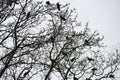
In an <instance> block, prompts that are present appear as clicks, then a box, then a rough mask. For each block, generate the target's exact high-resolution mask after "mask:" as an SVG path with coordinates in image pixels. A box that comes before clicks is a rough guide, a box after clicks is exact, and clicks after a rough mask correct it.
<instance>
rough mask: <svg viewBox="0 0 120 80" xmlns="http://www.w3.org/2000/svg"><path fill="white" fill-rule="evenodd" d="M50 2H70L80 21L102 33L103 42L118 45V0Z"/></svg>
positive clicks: (52, 0)
mask: <svg viewBox="0 0 120 80" xmlns="http://www.w3.org/2000/svg"><path fill="white" fill-rule="evenodd" d="M44 1H46V0H44ZM49 1H50V2H51V3H55V2H60V3H63V4H65V3H66V2H67V3H71V7H72V8H75V9H76V10H77V12H78V14H79V19H80V21H81V22H82V23H85V22H87V21H89V24H90V26H89V27H90V28H91V29H94V30H97V31H98V32H100V34H101V35H104V36H105V38H104V41H105V44H107V45H109V46H120V45H118V44H119V43H120V36H119V34H120V31H119V30H120V0H49Z"/></svg>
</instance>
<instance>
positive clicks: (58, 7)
mask: <svg viewBox="0 0 120 80" xmlns="http://www.w3.org/2000/svg"><path fill="white" fill-rule="evenodd" d="M56 5H57V9H58V10H59V11H60V4H59V3H57V4H56Z"/></svg>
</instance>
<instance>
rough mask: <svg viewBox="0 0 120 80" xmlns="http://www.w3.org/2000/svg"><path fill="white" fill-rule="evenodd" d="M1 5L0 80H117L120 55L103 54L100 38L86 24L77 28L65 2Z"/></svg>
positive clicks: (27, 0)
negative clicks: (107, 79)
mask: <svg viewBox="0 0 120 80" xmlns="http://www.w3.org/2000/svg"><path fill="white" fill-rule="evenodd" d="M12 1H14V0H12ZM3 3H4V2H2V7H0V78H1V79H2V80H34V79H35V77H37V79H38V80H51V79H53V78H55V77H57V78H58V80H60V79H62V80H72V79H73V80H102V79H106V78H116V76H115V73H116V71H118V70H119V63H120V62H119V61H120V60H119V51H118V50H117V51H116V52H115V54H116V55H115V54H113V55H112V56H109V55H104V54H103V53H102V51H101V48H103V47H104V45H103V43H102V40H103V36H100V35H99V33H98V32H97V31H91V30H90V28H88V22H87V23H86V25H80V22H78V21H77V14H76V11H75V10H74V9H73V10H71V9H69V4H64V5H60V4H59V3H57V5H56V3H55V4H54V3H51V2H49V1H47V2H46V3H44V2H42V1H41V2H33V1H32V0H18V1H17V2H12V3H10V4H4V5H3ZM58 7H59V9H58ZM76 29H78V30H79V31H76Z"/></svg>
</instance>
